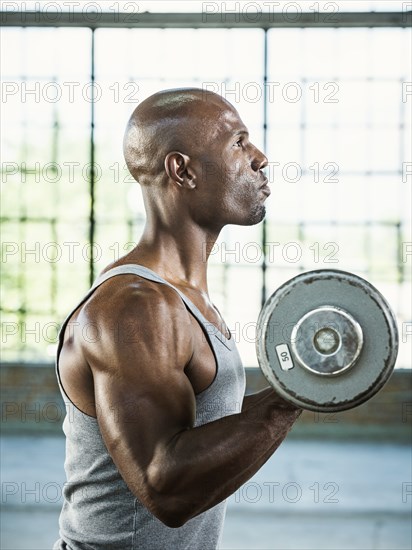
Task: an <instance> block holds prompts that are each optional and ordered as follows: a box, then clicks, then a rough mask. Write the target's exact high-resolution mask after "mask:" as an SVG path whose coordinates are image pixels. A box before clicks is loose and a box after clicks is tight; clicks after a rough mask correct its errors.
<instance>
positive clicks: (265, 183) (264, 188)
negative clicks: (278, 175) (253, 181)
mask: <svg viewBox="0 0 412 550" xmlns="http://www.w3.org/2000/svg"><path fill="white" fill-rule="evenodd" d="M259 190H260V191H263V192H264V193H265V195H267V196H269V195H270V193H271V191H270V188H269V185H268V179H267V178H265V179H264V180H263V184H262V185H261V186H260V187H259Z"/></svg>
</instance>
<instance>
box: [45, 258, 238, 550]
mask: <svg viewBox="0 0 412 550" xmlns="http://www.w3.org/2000/svg"><path fill="white" fill-rule="evenodd" d="M122 274H135V275H138V276H139V277H142V278H144V279H148V280H150V281H154V282H157V283H160V284H165V285H167V286H169V287H171V288H173V289H174V290H175V291H176V292H177V293H178V294H179V295H180V297H181V299H182V300H183V302H184V304H185V306H186V308H187V309H188V310H189V312H190V313H191V314H192V315H193V316H194V317H195V318H196V319H197V321H198V322H199V324H200V326H201V327H202V329H203V331H204V333H205V335H206V337H207V340H208V342H209V344H210V347H211V349H212V351H213V353H214V355H215V359H216V365H217V374H216V377H215V379H214V381H213V382H212V384H211V385H210V386H209V387H208V388H207V389H206V390H204V391H203V392H201V393H199V394H198V395H196V421H195V425H196V426H200V425H202V424H206V423H208V422H212V421H214V420H217V419H219V418H222V417H224V416H227V415H230V414H235V413H238V412H240V409H241V406H242V401H243V396H244V391H245V375H244V369H243V366H242V362H241V359H240V357H239V354H238V352H237V349H236V345H235V342H234V338H233V336H232V337H231V338H229V339H227V338H226V337H225V336H224V335H223V334H222V333H221V332H220V331H219V330H218V329H217V328H216V327H215V326H214V325H212V324H211V323H210V322H208V321H207V320H206V319H205V317H203V315H202V314H201V313H200V311H199V310H198V309H197V307H196V306H195V305H194V304H193V303H192V302H191V301H190V300H188V299H187V298H186V296H185V295H184V294H183V293H182V292H180V291H179V290H178V289H177V288H175V287H174V286H172V285H171V284H170V283H168V282H167V281H165V280H164V279H162V278H161V277H159V276H158V275H157V274H156V273H154V272H153V271H151V270H150V269H147V268H145V267H142V266H138V265H134V264H128V265H123V266H119V267H115V268H113V269H111V270H110V271H107V272H106V273H104V274H103V275H101V276H100V277H98V278H97V280H96V281H95V283H94V284H93V286H92V288H91V289H90V291H89V292H88V294H87V295H86V296H85V297H84V299H83V300H82V301H81V302H80V304H78V305H77V306H76V307H75V308H74V309H73V311H72V312H71V313H70V314H69V315H68V317H67V318H66V320H65V321H64V323H63V325H62V328H61V331H60V334H59V347H58V351H57V361H56V374H57V379H58V381H59V387H60V391H61V393H62V396H63V399H64V401H65V404H66V417H65V419H64V422H63V431H64V433H65V435H66V460H65V464H64V466H65V471H66V476H67V483H66V484H65V486H64V489H63V496H64V502H63V508H62V511H61V514H60V521H59V525H60V531H59V534H60V539H59V540H58V541H56V543H55V544H54V546H53V550H63V549H67V550H92V549H93V550H152V549H153V550H169V549H174V550H184V549H187V550H211V549H213V548H218V546H219V542H220V538H221V534H222V529H223V521H224V517H225V509H226V502H225V501H223V502H221V503H220V504H218V505H216V506H214V507H213V508H211V509H210V510H207V511H206V512H204V513H202V514H200V515H198V516H196V517H195V518H193V519H191V520H189V521H188V522H187V523H186V524H185V525H183V526H182V527H178V528H170V527H167V526H166V525H164V524H163V523H162V522H161V521H159V520H158V519H157V518H156V517H155V516H153V515H152V514H151V513H150V512H149V511H148V510H147V508H145V507H144V506H143V505H142V504H141V503H140V501H139V500H138V499H137V498H136V497H135V496H134V495H133V494H132V493H131V491H130V490H129V489H128V487H127V485H126V484H125V482H124V481H123V478H122V477H121V475H120V473H119V471H118V469H117V468H116V466H115V465H114V463H113V460H112V459H111V457H110V455H109V453H108V451H107V449H106V446H105V444H104V442H103V439H102V436H101V433H100V430H99V426H98V422H97V420H96V419H95V418H94V417H92V416H89V415H87V414H85V413H83V412H81V411H80V410H79V409H77V407H76V406H75V405H74V404H73V403H72V402H71V401H70V399H69V398H68V396H67V395H66V394H65V392H64V389H63V387H62V384H61V380H60V376H59V364H58V361H59V356H60V351H61V348H62V345H63V336H64V331H65V329H66V326H67V324H68V321H69V319H70V317H71V316H72V314H73V313H74V311H75V310H76V309H77V308H78V307H79V306H80V305H81V304H83V303H84V302H85V301H86V300H87V299H88V298H89V297H90V296H91V295H92V293H93V292H94V290H95V289H96V288H97V287H98V286H99V285H101V284H102V283H104V282H105V281H106V280H107V279H109V278H111V277H114V276H117V275H122ZM136 368H138V365H136ZM202 490H204V491H207V490H208V488H207V487H203V488H202Z"/></svg>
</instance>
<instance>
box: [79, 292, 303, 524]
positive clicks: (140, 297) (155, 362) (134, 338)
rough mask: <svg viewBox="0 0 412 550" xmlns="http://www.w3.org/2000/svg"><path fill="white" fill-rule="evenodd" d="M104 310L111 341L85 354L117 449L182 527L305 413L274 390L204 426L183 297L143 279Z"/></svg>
mask: <svg viewBox="0 0 412 550" xmlns="http://www.w3.org/2000/svg"><path fill="white" fill-rule="evenodd" d="M126 297H127V299H126ZM96 316H97V317H98V320H97V322H98V324H99V328H101V334H102V335H103V338H102V339H100V341H99V342H100V344H101V345H99V347H98V348H96V346H92V345H90V346H88V347H85V357H86V359H87V361H88V363H89V365H90V367H91V369H92V372H93V378H94V389H95V402H96V410H97V418H98V422H99V426H100V429H101V432H102V436H103V439H104V441H105V444H106V446H107V449H108V451H109V453H110V455H111V457H112V458H113V461H114V462H115V464H116V466H117V467H118V469H119V471H120V474H121V475H122V477H123V479H124V480H125V482H126V484H127V485H128V487H129V489H130V490H131V491H132V493H133V494H134V495H135V496H136V497H137V498H138V499H139V500H140V501H141V502H142V503H143V504H144V505H145V506H146V507H147V508H148V509H149V510H150V511H151V512H152V513H153V514H154V515H155V516H156V517H157V518H158V519H160V520H161V521H162V522H164V523H165V524H166V525H168V526H170V527H178V526H181V525H183V524H184V523H185V522H186V521H188V520H189V519H191V518H192V517H194V516H196V515H198V514H200V513H202V512H204V511H206V510H208V509H209V508H211V507H212V506H214V505H216V504H218V503H219V502H221V501H222V500H224V499H225V498H227V497H228V496H229V495H231V494H232V493H234V492H235V491H236V490H237V489H238V488H239V487H240V486H241V485H242V484H243V483H245V482H246V481H247V480H248V479H250V477H252V476H253V475H254V473H255V472H256V471H257V470H258V469H259V468H260V467H261V466H262V465H263V464H264V463H265V462H266V460H267V459H268V458H269V457H270V456H271V455H272V454H273V452H274V451H275V450H276V448H277V447H278V446H279V445H280V443H281V442H282V441H283V439H284V438H285V436H286V434H287V433H288V431H289V430H290V428H291V427H292V425H293V423H294V422H295V420H296V418H297V417H298V416H299V414H300V412H301V411H300V409H295V408H293V407H292V406H291V407H290V408H287V407H286V408H282V407H279V405H278V400H277V398H276V395H275V394H274V392H273V390H264V391H263V392H261V395H259V397H258V398H255V399H249V400H248V406H247V407H244V408H243V410H242V412H240V413H239V414H234V415H230V416H226V417H224V418H221V419H219V420H216V421H214V422H211V423H208V424H205V425H203V426H198V427H194V422H195V416H196V398H195V394H194V392H193V388H192V385H191V383H190V381H189V379H188V378H187V376H186V374H185V367H186V366H187V365H188V364H189V362H190V361H191V359H192V356H193V353H194V343H193V338H192V329H191V321H190V317H189V313H188V312H187V310H186V308H185V306H184V304H183V302H182V301H181V299H180V297H179V296H178V295H177V293H176V292H174V291H173V290H171V289H167V287H164V286H163V285H161V287H160V285H159V288H155V287H154V286H153V285H152V286H151V287H149V288H144V289H140V288H139V286H138V285H137V286H136V285H135V286H134V290H132V292H130V289H129V290H128V291H127V293H126V292H125V294H124V295H122V293H120V294H116V295H115V296H113V297H112V299H111V300H109V302H108V303H107V304H105V306H104V307H101V308H100V309H99V311H98V312H97V313H96V312H95V314H94V317H96ZM114 328H115V330H114ZM115 334H118V336H117V337H115ZM246 399H247V398H246Z"/></svg>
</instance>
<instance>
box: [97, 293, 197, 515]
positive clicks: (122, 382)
mask: <svg viewBox="0 0 412 550" xmlns="http://www.w3.org/2000/svg"><path fill="white" fill-rule="evenodd" d="M155 313H156V307H155V306H154V305H153V304H151V308H150V312H146V314H145V311H144V308H143V311H142V308H141V309H140V314H139V316H138V317H137V318H136V316H134V317H133V316H132V317H129V316H127V315H126V316H121V315H119V318H121V320H120V321H119V323H120V325H122V326H123V327H125V326H127V329H128V332H127V333H128V334H129V336H130V335H131V334H133V335H134V336H133V338H128V339H127V340H126V339H121V338H117V339H116V338H112V337H110V334H109V331H108V334H107V335H106V336H107V337H106V338H105V340H104V341H105V343H104V345H103V346H102V349H101V350H100V352H99V355H98V357H96V358H95V361H94V362H93V358H92V360H91V368H92V372H93V379H94V391H95V403H96V414H97V420H98V423H99V427H100V430H101V433H102V437H103V440H104V442H105V445H106V447H107V449H108V451H109V453H110V455H111V457H112V459H113V461H114V463H115V464H116V466H117V468H118V469H119V472H120V474H121V475H122V477H123V479H124V481H125V482H126V484H127V485H128V487H129V489H130V490H131V491H132V492H133V493H134V494H135V495H136V496H137V497H138V498H139V499H141V500H142V502H145V500H146V499H150V497H149V496H148V495H149V494H150V480H149V479H148V478H149V474H148V472H149V471H150V467H151V464H152V463H153V461H154V460H155V457H156V456H157V455H158V454H159V452H160V454H163V455H164V449H166V448H167V446H168V444H169V442H170V441H171V440H172V439H173V437H174V436H175V435H177V434H178V433H179V432H181V431H183V430H186V429H188V428H191V427H192V426H193V424H194V419H195V413H196V410H195V404H196V400H195V395H194V392H193V389H192V386H191V384H190V382H189V379H188V378H187V376H186V374H185V373H184V368H185V366H186V363H187V362H188V361H189V360H190V357H191V353H192V349H191V339H190V337H188V334H187V331H189V330H190V321H188V322H187V324H186V318H185V315H186V312H185V311H183V312H182V311H180V313H179V311H178V312H177V313H176V311H174V312H173V314H170V317H169V313H168V311H167V310H166V311H164V308H162V310H161V311H158V312H157V313H158V315H155ZM159 316H160V318H159ZM161 321H163V323H161ZM179 321H180V322H179ZM154 322H156V325H155V326H154V324H153V323H154ZM160 323H161V324H162V325H163V326H165V327H167V329H166V330H164V331H163V332H162V334H161V335H159V332H158V326H159V325H160ZM122 332H123V331H122ZM146 504H148V505H149V504H150V503H149V502H146Z"/></svg>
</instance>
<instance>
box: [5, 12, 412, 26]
mask: <svg viewBox="0 0 412 550" xmlns="http://www.w3.org/2000/svg"><path fill="white" fill-rule="evenodd" d="M411 21H412V11H405V12H336V13H330V12H329V13H328V12H315V11H313V12H302V13H299V12H298V11H295V12H291V11H289V12H284V13H283V12H282V13H270V12H262V11H258V10H257V11H256V13H246V12H244V11H243V12H239V13H224V12H221V13H207V12H203V13H148V12H145V13H111V12H107V13H99V12H96V13H91V12H84V13H82V12H76V13H71V12H60V11H54V12H53V11H46V10H44V11H26V10H24V11H23V10H22V11H13V12H12V11H1V12H0V22H1V26H4V27H88V28H91V29H99V28H111V27H112V28H128V29H131V28H141V29H142V28H164V29H166V28H196V29H208V28H209V29H210V28H214V29H215V28H223V29H228V28H260V29H271V28H279V27H281V28H300V27H318V28H319V27H322V28H339V27H409V26H411Z"/></svg>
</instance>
